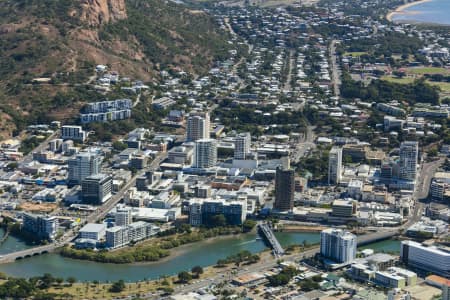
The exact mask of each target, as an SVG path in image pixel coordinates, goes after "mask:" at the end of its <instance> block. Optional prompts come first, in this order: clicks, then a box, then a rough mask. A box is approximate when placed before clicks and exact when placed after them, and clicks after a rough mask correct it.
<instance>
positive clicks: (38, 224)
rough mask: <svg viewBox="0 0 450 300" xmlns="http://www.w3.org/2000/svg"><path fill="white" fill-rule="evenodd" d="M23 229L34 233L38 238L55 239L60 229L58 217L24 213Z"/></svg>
mask: <svg viewBox="0 0 450 300" xmlns="http://www.w3.org/2000/svg"><path fill="white" fill-rule="evenodd" d="M22 219H23V229H24V230H26V231H28V232H31V233H34V234H35V235H36V236H37V237H38V238H40V239H44V240H49V241H53V240H54V239H55V237H56V234H57V230H58V219H57V218H56V217H55V216H42V215H34V214H31V213H23V214H22Z"/></svg>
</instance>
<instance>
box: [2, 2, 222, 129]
mask: <svg viewBox="0 0 450 300" xmlns="http://www.w3.org/2000/svg"><path fill="white" fill-rule="evenodd" d="M228 47H229V46H228V45H227V43H226V35H225V34H224V33H223V32H220V31H219V30H218V28H217V26H216V25H215V23H214V22H213V20H212V18H211V17H210V16H208V15H207V14H206V13H204V12H201V11H195V10H191V9H189V8H187V7H186V6H182V5H178V4H175V3H172V2H167V1H163V0H2V4H1V5H0V135H1V134H3V135H4V136H5V135H6V134H11V133H12V132H13V131H14V130H15V131H16V132H17V131H18V130H17V129H21V128H23V127H24V126H25V125H26V124H29V123H37V122H45V121H48V119H54V118H56V119H61V118H68V117H70V116H72V115H74V114H75V113H76V112H77V110H78V108H79V106H80V102H83V101H87V100H90V99H80V98H81V97H87V98H89V97H96V96H94V95H92V93H90V92H89V91H88V90H86V88H82V87H80V86H76V87H75V86H74V84H80V83H83V82H86V81H87V80H88V78H89V77H90V76H91V75H92V74H93V66H94V65H95V64H107V65H110V66H111V68H112V69H114V70H117V71H118V72H120V73H121V74H126V75H127V76H130V77H134V78H139V79H142V80H145V81H155V80H157V79H158V78H157V76H158V74H159V70H161V69H162V68H166V67H180V68H181V69H183V70H185V71H189V72H192V73H196V74H201V73H202V72H204V71H206V70H207V69H208V68H209V66H210V65H211V63H212V62H213V61H214V60H215V59H217V58H220V57H223V56H224V55H226V53H227V50H228ZM37 77H51V78H53V82H58V83H59V84H58V85H55V84H53V85H31V84H29V83H30V82H31V81H32V79H33V78H37ZM49 112H50V114H49Z"/></svg>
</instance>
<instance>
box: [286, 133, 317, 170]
mask: <svg viewBox="0 0 450 300" xmlns="http://www.w3.org/2000/svg"><path fill="white" fill-rule="evenodd" d="M314 139H315V135H314V126H307V127H306V133H305V138H304V141H303V142H300V143H297V145H296V147H295V149H294V151H292V153H291V159H292V162H294V163H296V162H298V161H299V160H300V159H301V158H302V157H304V156H306V154H307V152H308V151H310V150H312V149H315V148H316V144H315V143H314Z"/></svg>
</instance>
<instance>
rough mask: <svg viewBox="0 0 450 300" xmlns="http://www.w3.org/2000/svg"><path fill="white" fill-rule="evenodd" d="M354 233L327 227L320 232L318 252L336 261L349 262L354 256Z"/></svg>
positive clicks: (355, 243) (355, 241)
mask: <svg viewBox="0 0 450 300" xmlns="http://www.w3.org/2000/svg"><path fill="white" fill-rule="evenodd" d="M356 245H357V240H356V235H354V234H352V233H350V232H348V231H343V230H342V229H334V228H328V229H325V230H323V231H322V232H321V233H320V254H321V255H322V256H324V257H327V258H329V259H331V260H333V261H335V262H337V263H349V262H351V261H352V260H354V259H355V257H356Z"/></svg>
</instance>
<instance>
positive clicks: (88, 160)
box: [67, 152, 102, 185]
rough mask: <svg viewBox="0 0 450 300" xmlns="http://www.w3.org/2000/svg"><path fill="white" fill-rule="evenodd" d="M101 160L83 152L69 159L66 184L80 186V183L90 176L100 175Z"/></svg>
mask: <svg viewBox="0 0 450 300" xmlns="http://www.w3.org/2000/svg"><path fill="white" fill-rule="evenodd" d="M101 163H102V158H101V157H100V156H98V155H96V154H94V153H90V152H83V153H79V154H77V155H76V156H75V157H74V158H72V159H69V161H68V164H69V176H68V179H67V181H68V184H69V185H76V184H81V181H82V180H83V179H84V178H86V177H88V176H91V175H95V174H98V173H100V166H101Z"/></svg>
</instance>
